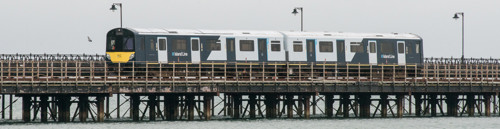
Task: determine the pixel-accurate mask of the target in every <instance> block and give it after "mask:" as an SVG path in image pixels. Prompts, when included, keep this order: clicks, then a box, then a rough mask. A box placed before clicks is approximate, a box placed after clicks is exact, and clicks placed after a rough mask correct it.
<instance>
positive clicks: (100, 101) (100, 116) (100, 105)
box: [96, 95, 104, 122]
mask: <svg viewBox="0 0 500 129" xmlns="http://www.w3.org/2000/svg"><path fill="white" fill-rule="evenodd" d="M96 99H97V104H96V105H97V122H104V96H102V95H98V96H97V98H96Z"/></svg>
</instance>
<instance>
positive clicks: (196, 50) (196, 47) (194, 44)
mask: <svg viewBox="0 0 500 129" xmlns="http://www.w3.org/2000/svg"><path fill="white" fill-rule="evenodd" d="M191 62H192V63H194V64H198V63H200V38H198V37H192V38H191Z"/></svg>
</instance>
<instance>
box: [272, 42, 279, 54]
mask: <svg viewBox="0 0 500 129" xmlns="http://www.w3.org/2000/svg"><path fill="white" fill-rule="evenodd" d="M280 50H281V45H280V41H271V51H278V52H279V51H280Z"/></svg>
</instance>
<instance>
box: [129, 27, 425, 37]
mask: <svg viewBox="0 0 500 129" xmlns="http://www.w3.org/2000/svg"><path fill="white" fill-rule="evenodd" d="M125 29H128V30H131V31H133V32H134V33H137V34H152V35H227V36H229V35H233V36H245V35H248V36H269V37H282V36H283V35H285V36H288V37H317V38H330V37H331V38H400V39H401V38H402V39H421V38H420V37H419V36H418V35H416V34H411V33H352V32H300V31H255V30H248V31H247V30H194V29H162V28H125Z"/></svg>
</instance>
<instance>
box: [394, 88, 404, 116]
mask: <svg viewBox="0 0 500 129" xmlns="http://www.w3.org/2000/svg"><path fill="white" fill-rule="evenodd" d="M404 98H405V95H402V94H398V95H396V105H397V110H398V111H397V116H396V117H398V118H402V117H403V109H404V107H405V105H404V104H403V100H404Z"/></svg>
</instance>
